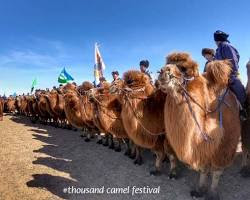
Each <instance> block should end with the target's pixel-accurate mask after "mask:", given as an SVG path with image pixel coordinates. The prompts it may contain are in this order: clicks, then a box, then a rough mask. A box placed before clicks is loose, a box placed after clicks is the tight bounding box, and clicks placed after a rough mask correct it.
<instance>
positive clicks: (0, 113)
mask: <svg viewBox="0 0 250 200" xmlns="http://www.w3.org/2000/svg"><path fill="white" fill-rule="evenodd" d="M3 107H4V100H3V99H2V98H1V97H0V121H3Z"/></svg>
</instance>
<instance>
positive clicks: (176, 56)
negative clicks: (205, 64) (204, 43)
mask: <svg viewBox="0 0 250 200" xmlns="http://www.w3.org/2000/svg"><path fill="white" fill-rule="evenodd" d="M190 59H191V58H190V55H189V54H188V53H185V52H184V53H179V52H175V53H171V54H169V55H168V56H167V59H166V64H181V63H183V62H186V61H188V60H190Z"/></svg>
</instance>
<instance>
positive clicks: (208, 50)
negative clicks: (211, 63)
mask: <svg viewBox="0 0 250 200" xmlns="http://www.w3.org/2000/svg"><path fill="white" fill-rule="evenodd" d="M201 54H202V55H203V56H204V55H206V54H209V55H212V56H214V55H215V51H214V50H213V49H209V48H203V49H202V51H201Z"/></svg>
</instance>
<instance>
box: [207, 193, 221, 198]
mask: <svg viewBox="0 0 250 200" xmlns="http://www.w3.org/2000/svg"><path fill="white" fill-rule="evenodd" d="M205 200H220V196H219V194H218V192H208V193H207V194H206V196H205Z"/></svg>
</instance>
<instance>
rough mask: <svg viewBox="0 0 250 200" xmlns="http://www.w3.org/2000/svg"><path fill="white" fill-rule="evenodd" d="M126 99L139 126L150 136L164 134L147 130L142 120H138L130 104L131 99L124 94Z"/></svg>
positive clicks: (163, 133)
mask: <svg viewBox="0 0 250 200" xmlns="http://www.w3.org/2000/svg"><path fill="white" fill-rule="evenodd" d="M125 97H126V99H127V100H128V102H129V106H130V108H131V110H132V111H133V114H134V116H135V118H136V121H137V122H138V123H139V124H140V126H141V127H142V128H143V129H144V130H145V131H146V132H147V133H148V134H149V135H151V136H159V135H165V132H160V133H152V132H151V131H149V130H148V129H147V128H146V127H145V126H143V124H142V122H141V121H140V120H139V118H140V117H139V116H138V115H137V113H136V112H135V110H134V109H133V106H132V103H131V101H130V100H129V98H128V96H127V94H126V95H125Z"/></svg>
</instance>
